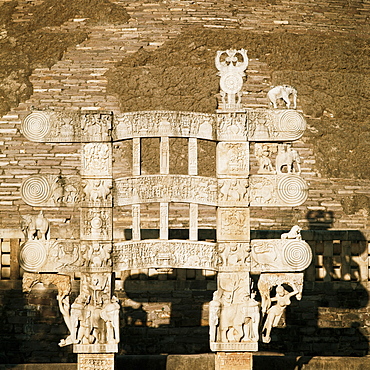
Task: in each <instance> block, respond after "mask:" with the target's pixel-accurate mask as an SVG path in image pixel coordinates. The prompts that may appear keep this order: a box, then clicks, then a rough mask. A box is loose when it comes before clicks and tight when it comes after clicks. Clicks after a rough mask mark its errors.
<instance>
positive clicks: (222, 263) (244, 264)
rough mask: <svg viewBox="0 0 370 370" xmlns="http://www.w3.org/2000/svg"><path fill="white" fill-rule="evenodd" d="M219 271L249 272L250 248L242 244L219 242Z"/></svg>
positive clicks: (246, 244) (247, 244)
mask: <svg viewBox="0 0 370 370" xmlns="http://www.w3.org/2000/svg"><path fill="white" fill-rule="evenodd" d="M217 246H218V253H219V266H218V270H219V271H250V269H251V254H250V252H251V248H250V244H249V243H244V242H235V243H232V242H219V243H218V244H217Z"/></svg>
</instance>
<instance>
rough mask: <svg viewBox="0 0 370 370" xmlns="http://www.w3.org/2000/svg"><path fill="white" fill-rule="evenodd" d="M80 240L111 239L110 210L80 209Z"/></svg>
mask: <svg viewBox="0 0 370 370" xmlns="http://www.w3.org/2000/svg"><path fill="white" fill-rule="evenodd" d="M81 239H85V240H111V239H112V209H111V208H82V209H81Z"/></svg>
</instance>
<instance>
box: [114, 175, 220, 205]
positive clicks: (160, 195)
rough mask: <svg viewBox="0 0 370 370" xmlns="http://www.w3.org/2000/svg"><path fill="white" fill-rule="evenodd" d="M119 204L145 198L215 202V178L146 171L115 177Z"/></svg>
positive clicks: (147, 200)
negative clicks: (140, 173)
mask: <svg viewBox="0 0 370 370" xmlns="http://www.w3.org/2000/svg"><path fill="white" fill-rule="evenodd" d="M114 187H115V189H114V202H115V204H116V205H118V206H123V205H127V204H133V203H146V202H162V203H163V202H189V203H200V204H208V205H216V204H217V180H216V179H214V178H209V177H200V176H186V175H146V176H140V177H125V178H121V179H117V180H115V183H114Z"/></svg>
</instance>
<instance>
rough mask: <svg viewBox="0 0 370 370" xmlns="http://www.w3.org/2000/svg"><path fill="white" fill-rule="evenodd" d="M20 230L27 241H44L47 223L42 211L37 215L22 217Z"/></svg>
mask: <svg viewBox="0 0 370 370" xmlns="http://www.w3.org/2000/svg"><path fill="white" fill-rule="evenodd" d="M21 229H22V231H23V233H24V236H25V238H26V239H27V240H34V239H41V240H46V239H47V233H48V231H49V221H48V220H47V219H46V218H45V217H44V215H43V213H42V211H40V213H39V214H38V215H25V216H22V221H21Z"/></svg>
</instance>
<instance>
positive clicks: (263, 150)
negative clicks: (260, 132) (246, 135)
mask: <svg viewBox="0 0 370 370" xmlns="http://www.w3.org/2000/svg"><path fill="white" fill-rule="evenodd" d="M254 152H255V155H256V158H257V161H258V166H259V168H258V173H271V172H274V169H273V167H272V163H271V159H270V150H269V148H268V146H267V145H261V144H259V143H256V144H255V149H254Z"/></svg>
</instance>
